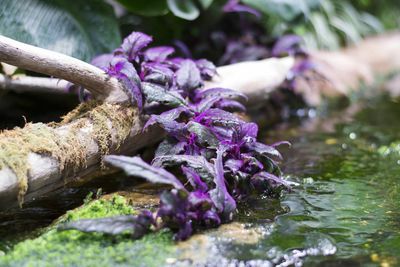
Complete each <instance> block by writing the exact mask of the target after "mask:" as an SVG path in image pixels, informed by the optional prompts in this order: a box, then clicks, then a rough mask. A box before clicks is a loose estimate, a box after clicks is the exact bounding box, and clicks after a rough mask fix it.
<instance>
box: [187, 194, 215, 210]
mask: <svg viewBox="0 0 400 267" xmlns="http://www.w3.org/2000/svg"><path fill="white" fill-rule="evenodd" d="M188 202H189V205H190V210H192V211H194V212H196V213H200V212H202V211H207V210H210V209H211V208H212V206H213V202H212V200H211V198H210V196H209V195H208V194H207V193H206V192H204V191H201V190H196V191H193V192H190V193H189V197H188Z"/></svg>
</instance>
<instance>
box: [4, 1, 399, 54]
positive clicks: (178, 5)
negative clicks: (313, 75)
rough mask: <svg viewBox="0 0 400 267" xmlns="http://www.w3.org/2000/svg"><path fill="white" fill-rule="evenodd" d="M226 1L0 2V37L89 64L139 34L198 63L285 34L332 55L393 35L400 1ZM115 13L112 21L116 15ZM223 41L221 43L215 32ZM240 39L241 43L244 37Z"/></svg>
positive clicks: (264, 43)
mask: <svg viewBox="0 0 400 267" xmlns="http://www.w3.org/2000/svg"><path fill="white" fill-rule="evenodd" d="M227 2H228V1H227V0H152V1H149V0H135V1H130V0H108V1H105V0H87V1H75V2H74V3H73V4H71V3H70V1H67V0H25V1H13V0H2V1H1V5H0V34H2V35H5V36H9V37H12V38H14V39H17V40H20V41H24V42H27V43H31V44H34V45H37V46H41V47H44V48H48V49H52V50H56V51H59V52H62V53H66V54H69V55H72V56H74V57H77V58H81V59H84V60H86V61H89V60H90V59H91V58H92V57H93V56H94V55H97V54H100V53H105V52H110V51H112V50H113V49H114V48H115V47H117V46H118V44H119V43H120V42H121V34H120V32H121V33H122V36H126V35H128V34H129V33H130V32H132V31H142V32H146V33H148V34H150V35H153V36H155V37H157V38H156V40H157V42H158V43H162V44H171V43H174V42H175V41H176V40H180V41H182V42H183V43H184V44H186V45H188V46H189V47H190V50H191V51H193V53H194V56H196V57H204V56H206V57H209V58H210V59H212V60H217V61H218V60H219V58H218V56H217V54H219V56H220V55H221V54H223V53H224V52H226V49H227V47H228V44H229V41H231V40H232V39H240V38H242V37H243V36H244V35H246V34H245V32H247V31H249V30H250V31H252V32H254V31H256V32H257V34H255V35H258V36H261V37H262V38H263V40H262V41H260V40H257V41H256V42H257V43H258V44H262V45H268V44H269V43H270V42H271V40H274V39H275V38H277V37H279V36H282V35H284V34H288V33H294V34H297V35H300V36H302V37H303V39H304V42H305V44H306V46H307V47H309V48H319V49H337V48H339V47H340V46H342V45H344V44H348V43H354V42H357V41H358V40H360V39H361V38H363V37H364V36H367V35H370V34H373V33H377V32H382V31H384V30H388V29H395V28H398V27H399V25H400V21H399V18H398V12H399V10H400V3H399V2H398V1H393V0H389V1H372V0H356V1H333V0H242V1H241V2H240V3H239V1H230V2H237V4H241V5H247V6H248V7H251V8H253V9H255V10H256V11H257V12H259V13H260V14H261V16H260V17H256V16H254V15H253V14H250V13H244V12H240V13H239V12H230V13H227V12H224V11H223V7H224V5H225V4H226V3H227ZM113 7H114V10H116V11H117V12H116V13H117V16H116V15H115V12H114V11H113ZM221 32H222V33H224V34H225V36H221V34H220V33H221ZM242 39H243V38H242Z"/></svg>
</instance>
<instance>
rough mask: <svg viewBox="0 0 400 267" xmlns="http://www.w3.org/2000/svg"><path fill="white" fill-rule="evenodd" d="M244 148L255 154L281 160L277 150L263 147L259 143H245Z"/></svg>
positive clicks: (267, 146) (263, 145)
mask: <svg viewBox="0 0 400 267" xmlns="http://www.w3.org/2000/svg"><path fill="white" fill-rule="evenodd" d="M246 147H247V148H248V149H249V150H250V151H253V152H256V153H257V154H260V155H263V156H267V157H271V156H272V157H276V158H278V159H282V155H281V153H279V151H278V150H276V149H275V148H274V147H272V146H269V145H265V144H262V143H259V142H251V143H246Z"/></svg>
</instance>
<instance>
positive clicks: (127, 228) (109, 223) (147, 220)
mask: <svg viewBox="0 0 400 267" xmlns="http://www.w3.org/2000/svg"><path fill="white" fill-rule="evenodd" d="M152 224H154V218H153V215H152V213H151V212H150V211H143V212H142V213H141V214H139V215H122V216H115V217H109V218H99V219H83V220H79V221H73V222H68V223H65V224H61V225H60V226H59V227H58V229H57V230H61V231H65V230H79V231H81V232H86V233H90V232H98V233H104V234H111V235H116V234H121V233H126V232H130V233H132V234H133V237H134V238H140V237H142V236H143V235H145V234H146V233H147V232H149V230H150V226H151V225H152Z"/></svg>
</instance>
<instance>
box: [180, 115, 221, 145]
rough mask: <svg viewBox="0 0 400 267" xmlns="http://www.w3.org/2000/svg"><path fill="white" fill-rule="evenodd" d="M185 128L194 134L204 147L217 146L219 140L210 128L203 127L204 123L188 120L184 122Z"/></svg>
mask: <svg viewBox="0 0 400 267" xmlns="http://www.w3.org/2000/svg"><path fill="white" fill-rule="evenodd" d="M186 129H187V130H188V131H189V132H190V133H193V134H195V135H196V137H197V142H198V143H199V144H200V145H202V146H204V147H209V148H217V147H218V144H219V141H218V139H217V137H216V136H215V135H214V134H213V132H211V130H210V129H208V128H207V127H205V126H204V125H201V124H200V123H197V122H194V121H190V122H188V123H187V124H186Z"/></svg>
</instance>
